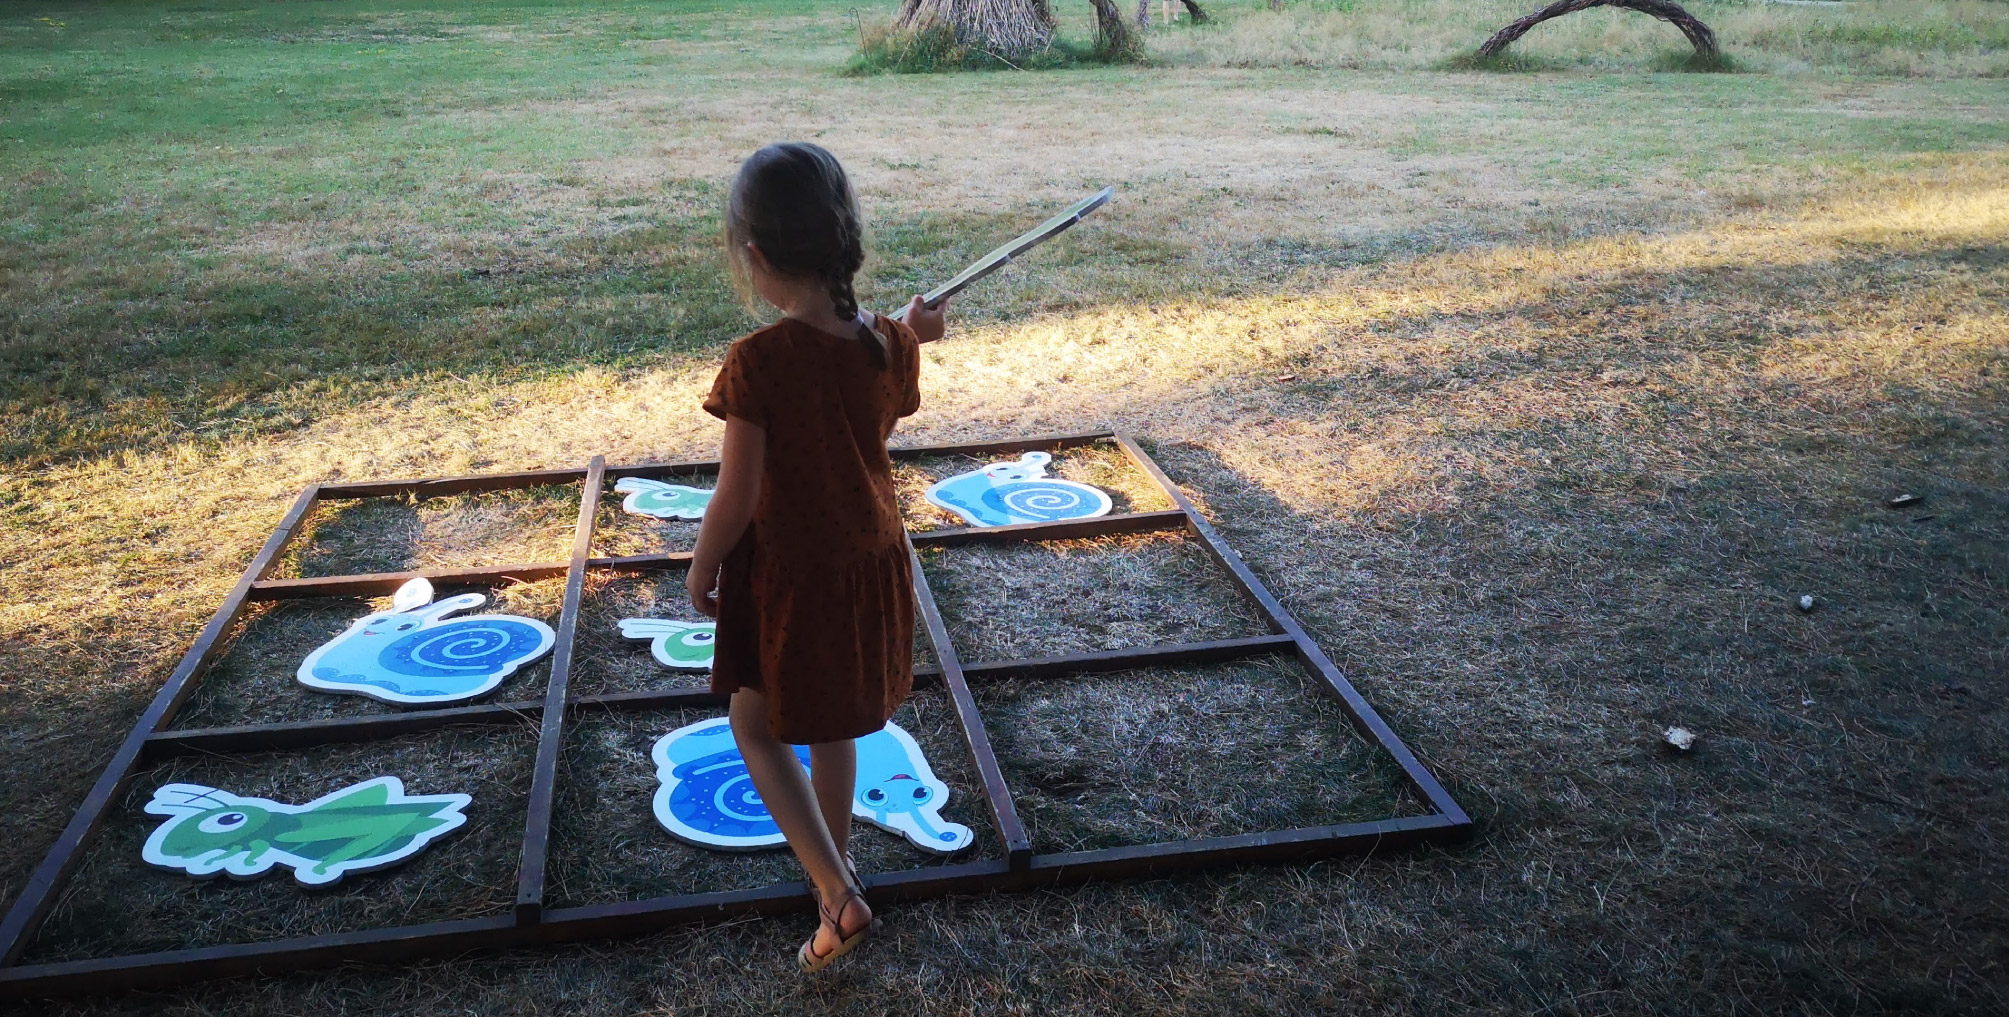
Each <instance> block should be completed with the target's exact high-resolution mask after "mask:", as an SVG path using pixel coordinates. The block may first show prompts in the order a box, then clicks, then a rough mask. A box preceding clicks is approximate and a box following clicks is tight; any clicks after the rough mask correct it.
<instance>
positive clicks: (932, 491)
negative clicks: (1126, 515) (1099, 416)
mask: <svg viewBox="0 0 2009 1017" xmlns="http://www.w3.org/2000/svg"><path fill="white" fill-rule="evenodd" d="M1052 461H1053V457H1052V456H1050V455H1047V454H1046V453H1044V452H1027V453H1026V454H1025V455H1022V456H1020V457H1019V459H1018V462H1015V463H992V464H991V465H989V466H986V467H984V468H983V469H981V470H972V471H970V472H969V473H959V474H957V475H955V476H953V477H950V478H948V479H947V480H941V481H937V482H936V483H935V484H934V485H933V486H931V487H929V488H928V501H929V502H930V503H932V504H934V505H936V506H937V507H939V508H944V509H947V510H949V511H950V512H954V513H955V514H957V515H959V516H962V517H963V519H964V521H965V522H968V523H969V524H970V525H971V526H1009V525H1011V524H1013V523H1050V522H1053V521H1054V520H1056V519H1086V518H1088V517H1090V516H1102V515H1108V514H1109V509H1110V507H1111V505H1110V501H1109V496H1108V495H1107V494H1104V493H1102V492H1101V491H1098V490H1096V489H1095V488H1092V487H1090V486H1088V485H1087V484H1077V483H1075V482H1074V481H1072V480H1060V479H1058V478H1054V477H1049V476H1047V475H1046V464H1047V463H1050V462H1052Z"/></svg>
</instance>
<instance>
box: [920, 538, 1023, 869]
mask: <svg viewBox="0 0 2009 1017" xmlns="http://www.w3.org/2000/svg"><path fill="white" fill-rule="evenodd" d="M907 557H908V559H909V560H910V561H911V562H912V563H913V568H914V601H915V605H916V606H917V607H918V608H919V609H920V613H921V622H922V625H923V627H924V628H925V629H927V632H928V642H929V643H931V644H933V645H934V648H935V660H936V661H937V662H939V664H940V666H941V671H942V682H943V684H945V685H947V686H948V689H949V698H951V699H952V700H954V701H955V704H956V723H957V724H958V725H960V726H961V727H962V729H963V740H964V741H965V742H967V743H968V744H969V749H970V756H971V758H972V759H974V760H975V761H976V764H977V773H978V774H979V775H980V776H981V777H982V778H983V785H984V798H985V800H987V801H988V802H989V803H990V807H991V817H992V818H993V819H995V820H996V821H997V829H998V837H999V838H1000V839H1002V840H1003V841H1004V844H1005V853H1006V856H1007V858H1008V859H1009V860H1010V862H1011V866H1012V868H1014V869H1022V868H1024V867H1025V866H1026V865H1028V864H1030V863H1031V861H1032V841H1031V840H1030V839H1029V838H1027V837H1026V834H1025V825H1024V824H1022V823H1020V822H1019V818H1018V809H1017V807H1015V806H1014V805H1012V800H1011V790H1010V789H1009V788H1008V787H1006V786H1005V779H1004V770H1003V769H1002V768H1000V767H999V766H998V757H997V753H996V752H994V751H992V750H991V738H990V733H989V732H988V731H986V730H985V729H984V718H983V714H982V713H980V712H978V710H977V701H976V698H975V697H974V696H971V695H970V686H969V683H967V682H965V681H964V680H963V669H962V666H961V664H959V663H958V662H957V660H956V647H955V644H953V643H951V642H950V641H949V630H948V628H947V626H945V625H943V623H942V612H941V609H940V608H938V607H936V606H935V595H934V593H933V592H932V591H931V590H929V589H928V577H927V575H926V574H925V573H924V572H922V571H921V556H920V555H919V554H917V553H915V551H914V549H913V547H912V545H909V546H908V548H907Z"/></svg>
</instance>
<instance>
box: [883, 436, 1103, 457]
mask: <svg viewBox="0 0 2009 1017" xmlns="http://www.w3.org/2000/svg"><path fill="white" fill-rule="evenodd" d="M1114 437H1116V432H1114V431H1090V432H1088V433H1087V434H1046V435H1039V436H1036V437H1032V438H1015V439H1013V440H1011V441H971V442H962V443H960V444H954V445H902V446H899V447H896V448H889V449H887V450H886V451H887V452H889V453H891V454H892V456H893V458H894V459H896V460H908V459H935V458H940V457H945V456H975V457H977V458H979V459H981V458H983V457H985V456H1002V455H1017V454H1019V453H1022V452H1043V451H1046V450H1048V449H1061V448H1079V447H1081V446H1083V445H1093V444H1095V443H1096V442H1098V441H1101V440H1103V439H1104V438H1114Z"/></svg>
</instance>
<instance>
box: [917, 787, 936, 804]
mask: <svg viewBox="0 0 2009 1017" xmlns="http://www.w3.org/2000/svg"><path fill="white" fill-rule="evenodd" d="M934 796H935V793H934V792H933V791H930V790H928V788H927V787H926V786H922V787H917V788H915V789H914V801H916V802H925V801H927V800H928V799H930V798H933V797H934Z"/></svg>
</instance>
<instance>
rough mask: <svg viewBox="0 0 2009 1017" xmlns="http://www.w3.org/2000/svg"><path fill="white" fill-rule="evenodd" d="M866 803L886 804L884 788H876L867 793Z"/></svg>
mask: <svg viewBox="0 0 2009 1017" xmlns="http://www.w3.org/2000/svg"><path fill="white" fill-rule="evenodd" d="M865 801H866V803H867V804H869V805H884V804H886V790H885V789H884V788H876V787H875V788H873V789H871V790H870V791H867V792H865Z"/></svg>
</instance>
